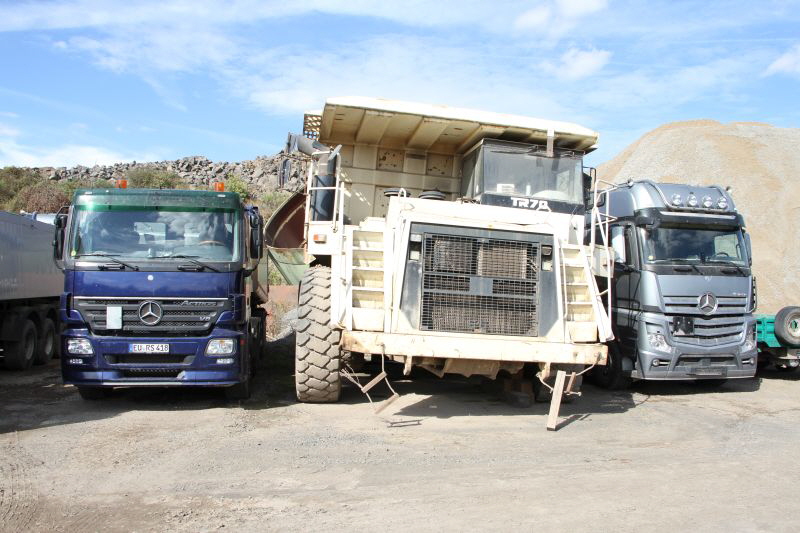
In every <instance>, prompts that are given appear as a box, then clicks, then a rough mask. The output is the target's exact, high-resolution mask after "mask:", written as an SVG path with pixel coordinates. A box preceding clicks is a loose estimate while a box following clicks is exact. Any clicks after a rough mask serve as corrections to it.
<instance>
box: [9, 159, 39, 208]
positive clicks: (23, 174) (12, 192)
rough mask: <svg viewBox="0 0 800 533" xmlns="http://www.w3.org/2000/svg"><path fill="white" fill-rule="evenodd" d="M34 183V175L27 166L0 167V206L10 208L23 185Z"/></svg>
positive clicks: (27, 185)
mask: <svg viewBox="0 0 800 533" xmlns="http://www.w3.org/2000/svg"><path fill="white" fill-rule="evenodd" d="M34 183H36V176H35V175H34V174H33V172H31V171H30V170H28V169H27V168H19V167H4V168H2V169H0V207H4V208H6V209H9V210H11V209H12V206H11V204H12V203H13V199H14V197H15V196H16V195H17V194H19V192H20V191H21V190H22V189H24V188H25V187H29V186H31V185H33V184H34Z"/></svg>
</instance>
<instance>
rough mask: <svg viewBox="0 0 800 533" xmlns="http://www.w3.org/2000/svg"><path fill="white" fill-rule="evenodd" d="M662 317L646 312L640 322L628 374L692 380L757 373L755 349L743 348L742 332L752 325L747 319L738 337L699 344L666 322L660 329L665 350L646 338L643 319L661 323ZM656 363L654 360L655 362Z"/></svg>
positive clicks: (730, 377) (646, 333)
mask: <svg viewBox="0 0 800 533" xmlns="http://www.w3.org/2000/svg"><path fill="white" fill-rule="evenodd" d="M660 320H663V317H660V316H659V317H656V316H646V317H644V319H643V320H642V321H641V322H640V327H639V335H638V350H637V351H638V364H637V367H636V368H635V369H634V371H633V373H632V374H631V377H633V378H635V379H644V380H655V381H658V380H662V381H668V380H695V379H735V378H752V377H753V376H755V374H756V369H757V362H758V349H757V348H756V347H755V346H754V347H753V348H752V349H750V350H747V351H745V350H743V347H744V342H745V341H744V332H746V331H747V330H748V328H750V327H754V326H755V320H754V319H752V320H751V319H747V320H745V322H744V324H743V332H742V335H741V336H740V338H739V340H738V341H736V342H730V343H727V344H722V345H719V346H701V345H697V344H690V343H684V342H681V341H680V337H675V336H673V335H672V334H671V333H669V330H668V326H667V323H666V322H664V323H663V326H664V327H663V330H661V332H662V333H664V335H665V338H666V343H667V345H668V346H667V348H666V349H664V350H657V349H654V348H653V347H652V346H651V345H650V343H649V340H648V329H647V325H646V323H650V325H651V330H652V326H654V325H661V324H659V321H660ZM655 363H657V364H655Z"/></svg>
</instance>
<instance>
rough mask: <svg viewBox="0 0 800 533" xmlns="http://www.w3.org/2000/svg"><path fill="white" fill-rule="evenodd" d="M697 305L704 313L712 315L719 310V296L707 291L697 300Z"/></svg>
mask: <svg viewBox="0 0 800 533" xmlns="http://www.w3.org/2000/svg"><path fill="white" fill-rule="evenodd" d="M697 307H698V308H699V309H700V312H702V313H703V314H704V315H710V314H711V313H713V312H714V311H716V310H717V297H716V296H714V295H713V294H711V293H710V292H707V293H705V294H704V295H702V296H700V299H699V300H698V301H697Z"/></svg>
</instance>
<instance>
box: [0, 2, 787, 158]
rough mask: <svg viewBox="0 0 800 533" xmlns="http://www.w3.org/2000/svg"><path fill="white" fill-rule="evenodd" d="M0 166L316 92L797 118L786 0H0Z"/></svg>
mask: <svg viewBox="0 0 800 533" xmlns="http://www.w3.org/2000/svg"><path fill="white" fill-rule="evenodd" d="M0 73H2V75H0V167H2V166H7V165H20V166H45V165H49V166H72V165H75V164H83V165H93V164H109V163H113V162H117V161H130V160H137V161H150V160H163V159H177V158H180V157H184V156H189V155H205V156H206V157H208V158H210V159H212V160H214V161H238V160H242V159H253V158H255V157H256V156H258V155H270V154H273V153H275V152H276V151H278V150H279V149H280V147H281V145H282V143H283V142H284V140H285V138H286V133H287V132H288V131H295V132H297V131H299V130H301V125H302V114H303V111H305V110H309V109H319V108H320V107H321V105H322V103H323V102H324V99H325V98H326V97H330V96H349V95H361V96H374V97H384V98H395V99H400V100H410V101H419V102H427V103H435V104H447V105H455V106H461V107H471V108H476V109H483V110H489V111H497V112H505V113H516V114H522V115H529V116H534V117H541V118H548V119H555V120H565V121H572V122H577V123H578V124H581V125H583V126H587V127H590V128H592V129H594V130H597V131H599V132H600V149H599V150H598V151H597V152H596V153H595V154H593V155H592V156H590V159H589V162H590V163H592V164H599V163H601V162H603V161H605V160H608V159H610V158H611V157H613V156H614V155H615V154H616V153H617V152H619V151H620V150H621V149H623V148H624V147H625V146H626V145H627V144H629V143H630V142H632V141H634V140H636V139H637V138H638V137H639V136H640V135H641V134H643V133H645V132H646V131H648V130H651V129H653V128H655V127H658V126H659V125H661V124H663V123H666V122H672V121H677V120H688V119H696V118H711V119H716V120H719V121H721V122H732V121H758V122H768V123H771V124H774V125H776V126H781V127H795V128H796V127H799V126H800V1H798V0H792V1H789V0H784V1H778V0H775V1H770V0H762V1H759V2H753V1H752V0H748V1H739V0H730V1H713V0H710V1H704V2H700V1H691V2H688V1H674V0H673V1H669V0H665V1H655V0H654V1H636V0H627V1H624V0H542V1H528V2H522V1H501V0H495V1H485V2H483V1H473V0H457V1H451V0H438V1H430V2H422V1H418V0H407V1H404V2H400V1H396V2H391V1H382V2H381V1H366V0H348V1H340V0H330V1H322V0H316V1H314V0H293V1H291V2H287V1H281V2H273V1H268V0H262V1H253V0H230V1H227V2H221V1H207V2H202V1H188V0H160V1H157V2H156V1H136V0H126V1H117V0H73V1H52V2H23V1H19V0H16V1H8V0H0Z"/></svg>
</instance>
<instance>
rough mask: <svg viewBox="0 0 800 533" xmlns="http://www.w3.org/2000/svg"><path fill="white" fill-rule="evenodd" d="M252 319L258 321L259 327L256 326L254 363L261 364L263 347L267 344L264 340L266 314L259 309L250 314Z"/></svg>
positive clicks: (265, 339)
mask: <svg viewBox="0 0 800 533" xmlns="http://www.w3.org/2000/svg"><path fill="white" fill-rule="evenodd" d="M252 316H253V318H258V319H260V322H259V326H258V333H257V336H256V338H255V339H254V340H255V346H256V358H255V361H256V362H261V361H263V360H264V347H265V346H266V344H267V338H266V331H267V312H266V311H265V310H264V309H262V308H261V307H259V308H258V309H257V310H256V311H254V312H253V314H252Z"/></svg>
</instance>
